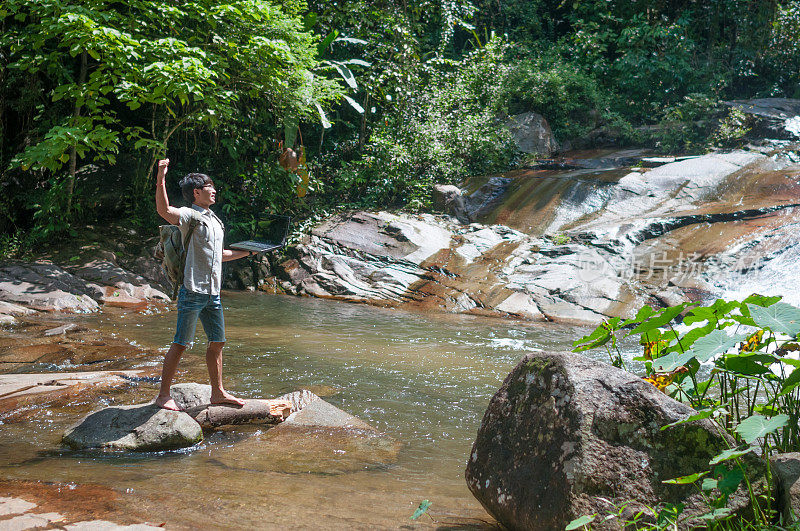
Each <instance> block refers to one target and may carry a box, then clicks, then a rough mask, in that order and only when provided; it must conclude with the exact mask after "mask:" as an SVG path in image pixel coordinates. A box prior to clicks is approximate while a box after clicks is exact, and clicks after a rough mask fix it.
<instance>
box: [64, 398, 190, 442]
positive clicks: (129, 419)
mask: <svg viewBox="0 0 800 531" xmlns="http://www.w3.org/2000/svg"><path fill="white" fill-rule="evenodd" d="M202 439H203V430H202V429H201V428H200V425H199V424H198V423H197V422H196V421H195V420H194V419H193V418H192V417H190V416H189V415H187V414H186V413H184V412H182V411H169V410H166V409H161V408H160V407H158V406H156V405H155V404H137V405H132V406H115V407H109V408H105V409H101V410H100V411H95V412H94V413H91V414H89V415H88V416H87V417H86V418H84V419H83V420H82V421H81V422H79V423H78V424H77V425H75V426H74V427H72V428H70V429H69V430H67V432H66V433H65V434H64V438H63V442H64V444H66V445H68V446H69V447H70V448H73V449H76V450H79V449H84V448H104V449H111V450H128V451H137V452H146V451H159V450H172V449H176V448H185V447H187V446H193V445H195V444H197V443H198V442H200V441H201V440H202Z"/></svg>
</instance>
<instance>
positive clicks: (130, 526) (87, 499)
mask: <svg viewBox="0 0 800 531" xmlns="http://www.w3.org/2000/svg"><path fill="white" fill-rule="evenodd" d="M135 512H136V511H131V510H130V509H128V508H126V507H124V505H123V504H121V503H120V496H119V494H118V493H117V492H116V491H114V490H112V489H110V488H108V487H101V486H98V485H76V484H74V483H72V484H68V485H67V484H60V483H39V482H34V481H8V480H0V529H34V528H38V529H42V528H46V529H103V530H106V529H107V530H113V531H121V530H128V531H138V530H141V531H145V530H150V529H163V527H160V526H159V525H158V524H147V523H142V522H143V520H145V518H143V517H142V515H139V514H133V513H135Z"/></svg>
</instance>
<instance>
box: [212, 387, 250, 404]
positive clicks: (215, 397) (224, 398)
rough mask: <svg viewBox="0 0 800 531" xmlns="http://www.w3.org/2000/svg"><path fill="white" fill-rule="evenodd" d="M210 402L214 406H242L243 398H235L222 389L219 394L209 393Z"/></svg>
mask: <svg viewBox="0 0 800 531" xmlns="http://www.w3.org/2000/svg"><path fill="white" fill-rule="evenodd" d="M211 403H212V404H214V405H215V406H233V407H242V406H243V405H244V400H242V399H241V398H236V397H235V396H233V395H232V394H230V393H229V392H227V391H222V392H220V393H219V394H216V393H211Z"/></svg>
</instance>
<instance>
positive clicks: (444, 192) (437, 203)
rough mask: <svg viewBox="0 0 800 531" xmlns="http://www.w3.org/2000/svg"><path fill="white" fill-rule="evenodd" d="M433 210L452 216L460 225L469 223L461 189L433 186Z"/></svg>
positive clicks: (439, 185) (441, 185)
mask: <svg viewBox="0 0 800 531" xmlns="http://www.w3.org/2000/svg"><path fill="white" fill-rule="evenodd" d="M433 210H434V211H437V212H444V213H445V214H448V215H450V216H453V217H454V218H456V219H457V220H458V221H460V222H461V223H469V221H470V220H469V216H468V215H467V212H466V204H465V202H464V196H463V194H462V193H461V188H459V187H458V186H453V185H452V184H434V185H433Z"/></svg>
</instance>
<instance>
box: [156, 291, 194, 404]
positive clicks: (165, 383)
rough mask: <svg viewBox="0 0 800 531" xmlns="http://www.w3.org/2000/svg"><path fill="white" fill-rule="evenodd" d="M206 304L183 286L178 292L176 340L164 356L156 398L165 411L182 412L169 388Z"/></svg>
mask: <svg viewBox="0 0 800 531" xmlns="http://www.w3.org/2000/svg"><path fill="white" fill-rule="evenodd" d="M204 302H205V299H204V298H202V297H201V298H199V300H198V297H197V296H196V295H194V294H192V293H191V292H190V291H187V290H186V288H184V287H183V286H181V289H180V290H179V292H178V322H177V324H176V326H175V328H176V330H175V338H174V339H173V340H172V345H170V347H169V351H167V354H166V356H164V367H163V368H162V369H161V389H159V391H158V396H157V397H156V402H155V403H156V405H159V406H161V407H162V408H164V409H171V410H173V411H180V408H179V407H178V405H177V404H176V403H175V401H174V400H173V399H172V398H171V397H170V395H169V388H170V387H171V386H172V380H173V379H174V378H175V373H176V372H177V371H178V362H179V361H180V360H181V355H182V354H183V353H184V351H185V350H186V349H187V348H188V347H190V346H192V341H193V340H194V332H195V329H196V327H197V316H198V315H199V314H200V310H201V309H202V307H203V304H204Z"/></svg>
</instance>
